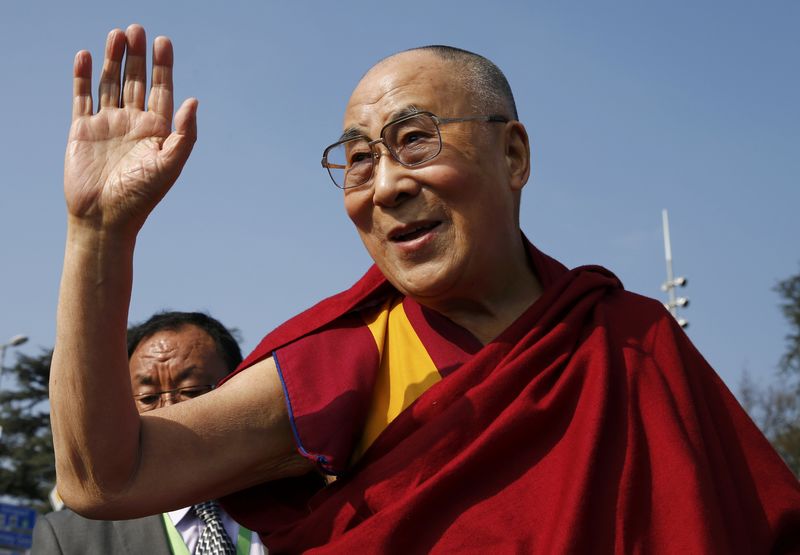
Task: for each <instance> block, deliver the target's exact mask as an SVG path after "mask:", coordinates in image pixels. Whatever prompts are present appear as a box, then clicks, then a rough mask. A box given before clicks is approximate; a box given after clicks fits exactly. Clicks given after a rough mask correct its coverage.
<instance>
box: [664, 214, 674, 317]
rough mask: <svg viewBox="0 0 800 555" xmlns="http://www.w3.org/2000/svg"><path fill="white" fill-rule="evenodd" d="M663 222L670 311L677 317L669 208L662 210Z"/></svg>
mask: <svg viewBox="0 0 800 555" xmlns="http://www.w3.org/2000/svg"><path fill="white" fill-rule="evenodd" d="M661 222H662V224H663V226H664V258H665V260H666V263H667V283H666V289H667V298H668V300H669V302H668V305H669V307H668V308H669V311H670V313H671V314H672V315H673V316H675V317H676V318H677V316H678V307H677V305H676V304H675V278H674V276H673V274H672V245H671V244H670V241H669V215H668V214H667V209H666V208H665V209H664V210H662V211H661Z"/></svg>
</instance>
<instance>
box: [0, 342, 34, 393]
mask: <svg viewBox="0 0 800 555" xmlns="http://www.w3.org/2000/svg"><path fill="white" fill-rule="evenodd" d="M26 341H28V336H26V335H15V336H14V337H12V338H11V339H9V340H8V343H0V389H2V385H3V371H4V370H5V369H6V365H5V360H6V348H7V347H19V346H20V345H22V344H23V343H25V342H26Z"/></svg>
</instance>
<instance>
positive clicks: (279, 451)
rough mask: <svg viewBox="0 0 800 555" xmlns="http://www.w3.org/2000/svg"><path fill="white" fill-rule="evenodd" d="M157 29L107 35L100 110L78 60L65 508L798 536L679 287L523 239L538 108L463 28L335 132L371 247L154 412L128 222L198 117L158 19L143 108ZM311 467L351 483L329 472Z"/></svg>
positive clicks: (488, 534)
mask: <svg viewBox="0 0 800 555" xmlns="http://www.w3.org/2000/svg"><path fill="white" fill-rule="evenodd" d="M145 48H146V40H145V34H144V30H143V29H142V28H141V27H139V26H135V25H134V26H131V27H129V28H128V29H127V30H126V31H125V32H122V31H120V30H115V31H112V32H111V33H110V34H109V36H108V40H107V43H106V50H105V61H104V65H103V72H102V74H101V76H100V85H99V98H98V106H97V108H98V109H97V111H94V109H93V100H92V96H91V88H92V86H91V57H90V55H89V53H88V52H86V51H82V52H79V53H78V54H77V56H76V58H75V64H74V100H73V122H72V127H71V130H70V136H69V143H68V147H67V155H66V162H65V180H64V181H65V194H66V200H67V212H68V232H67V248H66V254H65V262H64V273H63V278H62V286H61V292H60V299H59V310H58V341H57V346H56V351H55V355H54V359H53V373H52V383H51V388H52V389H51V391H52V398H51V405H52V409H53V423H54V430H53V431H54V441H55V445H56V450H57V465H58V476H59V482H58V487H59V491H61V492H62V495H63V496H64V498H65V499H66V500H67V501H68V502H69V503H70V505H71V506H72V507H74V508H75V509H76V510H79V511H81V512H83V513H85V514H87V515H89V516H97V517H103V518H121V517H134V516H138V515H142V514H149V513H153V512H158V511H163V510H167V509H170V508H174V507H180V506H186V505H189V504H191V503H194V502H196V501H199V500H202V499H208V498H219V497H221V496H223V495H227V494H231V495H230V497H229V498H228V499H227V502H226V506H227V508H228V510H229V511H230V512H231V514H232V515H233V516H234V517H235V518H237V520H239V521H240V522H242V523H243V524H245V525H246V526H248V527H250V528H252V529H255V530H258V531H259V532H260V533H261V535H262V539H263V540H264V542H265V544H266V545H267V546H268V547H269V549H270V551H271V552H273V553H278V552H297V551H303V550H306V549H311V548H319V549H320V552H342V551H344V550H352V551H358V552H383V551H389V552H392V551H398V552H400V551H412V552H425V551H438V552H447V551H455V550H459V551H463V550H482V551H487V550H491V551H492V552H543V553H553V552H567V551H570V552H575V551H577V552H581V551H605V552H610V551H615V552H628V551H652V552H663V551H681V552H709V551H725V552H736V551H741V552H752V551H768V550H770V549H775V550H781V549H786V550H789V549H792V548H795V549H796V548H800V547H799V546H800V537H799V536H800V532H799V531H800V486H799V485H798V482H797V480H796V479H795V478H794V477H793V476H792V474H791V473H790V471H789V470H788V469H787V467H786V466H785V465H784V464H783V463H782V461H781V460H780V459H779V457H778V456H777V455H776V454H775V452H774V451H773V450H772V449H771V448H770V446H769V444H768V443H767V441H766V440H765V439H764V438H763V436H762V435H761V434H760V433H759V432H758V430H757V429H756V428H755V427H754V426H753V424H752V422H750V420H749V419H748V418H747V416H746V415H745V414H744V412H743V411H742V410H741V408H740V407H739V406H738V404H737V403H736V401H735V400H734V399H733V397H732V396H731V395H730V393H729V392H728V391H727V389H726V388H725V387H724V385H723V384H722V383H721V382H720V380H719V378H718V377H717V376H716V374H715V373H714V372H713V370H712V369H711V368H709V366H708V365H707V363H706V362H705V361H704V360H703V358H702V357H701V356H700V355H699V354H698V353H697V351H696V350H695V349H694V348H693V346H692V345H691V344H690V342H689V341H688V339H687V338H686V336H685V335H684V334H683V333H682V331H681V330H680V329H679V327H678V326H677V325H676V323H675V322H674V320H673V319H672V318H671V317H670V316H669V314H668V313H666V312H665V311H664V309H663V307H661V305H660V304H659V303H657V302H656V301H652V300H648V299H645V298H642V297H639V296H637V295H634V294H631V293H628V292H625V291H624V290H623V289H622V286H621V284H620V283H619V281H618V280H617V279H616V278H615V277H614V276H613V274H611V273H610V272H608V271H607V270H604V269H602V268H599V267H582V268H576V269H573V270H567V269H566V268H565V267H564V266H562V265H561V264H560V263H558V262H557V261H555V260H553V259H552V258H550V257H548V256H546V255H544V254H543V253H541V252H540V251H538V250H537V249H536V248H535V247H534V246H533V245H532V244H530V243H529V242H528V241H527V239H526V238H525V237H524V235H523V234H522V232H521V230H520V226H519V215H518V214H519V206H520V195H521V191H522V188H523V187H524V185H525V183H526V182H527V180H528V177H529V174H530V153H529V143H528V137H527V134H526V131H525V127H524V126H523V125H522V123H520V122H519V121H518V120H517V114H516V110H515V108H514V100H513V96H512V94H511V89H510V88H509V86H508V84H507V82H506V79H505V77H503V75H502V73H501V72H500V70H499V69H497V68H496V66H495V65H494V64H492V63H491V62H490V61H488V60H486V59H485V58H483V57H481V56H478V55H475V54H472V53H469V52H465V51H462V50H459V49H454V48H449V47H431V48H422V49H414V50H410V51H407V52H402V53H399V54H396V55H394V56H391V57H389V58H387V59H385V60H383V61H381V62H379V63H378V64H376V65H375V66H374V67H373V68H372V69H370V70H369V72H368V73H367V74H366V75H365V76H364V78H363V79H362V80H361V82H360V83H359V84H358V86H357V87H356V89H355V90H354V92H353V94H352V96H351V97H350V101H349V102H348V104H347V107H346V109H345V115H344V132H343V134H342V135H341V137H340V138H339V140H338V141H337V142H336V143H334V144H333V145H331V146H330V147H328V148H327V149H325V151H324V155H323V160H322V163H323V166H324V167H325V168H326V169H327V171H328V173H329V174H330V177H331V179H332V181H333V183H334V184H335V185H336V186H338V187H339V188H341V189H343V195H344V204H345V209H346V212H347V215H348V216H349V218H350V219H351V220H352V222H353V224H354V225H355V226H356V229H357V230H358V232H359V234H360V236H361V239H362V240H363V242H364V245H365V247H366V249H367V250H368V252H369V254H370V255H371V257H372V259H373V260H374V262H375V266H374V267H373V268H371V269H370V270H369V271H368V272H367V273H366V274H365V276H364V277H363V278H362V279H361V280H359V281H358V282H357V283H356V284H355V285H354V286H353V287H351V288H350V289H348V290H347V291H344V292H342V293H341V294H339V295H336V296H334V297H332V298H330V299H327V300H325V301H323V302H322V303H320V304H318V305H316V306H315V307H314V308H312V309H310V310H309V311H307V312H305V313H302V314H300V315H299V316H297V317H296V318H293V319H292V320H290V321H289V322H287V323H286V324H284V325H283V326H281V327H279V328H278V329H277V330H275V331H274V332H272V333H271V334H269V335H268V336H267V337H265V339H264V340H263V341H262V343H261V344H260V345H259V347H258V348H257V349H256V350H255V352H254V353H252V354H251V355H250V356H249V357H248V358H247V359H246V360H245V361H244V363H243V364H242V365H241V366H240V371H239V372H238V373H237V374H235V375H234V376H233V377H232V378H230V379H229V380H228V381H227V382H226V383H225V384H224V386H222V387H219V388H217V389H216V390H214V391H212V392H210V393H208V394H207V395H204V396H202V397H200V398H198V399H194V400H191V401H188V402H185V403H181V404H179V405H175V406H170V407H164V408H161V409H158V410H154V411H151V412H148V413H147V414H143V415H139V414H138V413H137V411H136V409H135V407H134V406H133V404H132V403H131V401H130V391H129V387H130V386H129V384H128V381H127V379H126V371H127V370H126V369H127V366H126V360H125V352H124V332H125V320H126V315H127V308H128V304H129V300H130V288H131V282H132V260H133V250H134V243H135V240H136V235H137V233H138V231H139V229H140V228H141V226H142V225H143V224H144V222H145V220H146V218H147V216H148V214H149V213H150V211H151V210H152V209H153V207H154V206H155V205H156V204H157V203H158V201H159V200H160V199H161V198H162V197H163V195H164V194H166V192H167V191H168V189H169V188H170V186H171V185H172V184H173V183H174V181H175V180H176V179H177V177H178V175H179V174H180V171H181V168H182V167H183V164H184V163H185V161H186V159H187V158H188V156H189V153H190V151H191V149H192V145H193V143H194V141H195V138H196V110H197V101H196V100H195V99H188V100H186V101H184V102H183V104H182V105H181V106H180V108H179V109H178V110H177V112H176V113H175V115H174V118H173V99H172V64H173V55H172V47H171V44H170V41H169V40H168V39H166V38H165V37H158V38H156V39H155V41H154V43H153V69H152V85H151V87H150V93H149V97H148V98H147V103H146V104H145V90H146V86H145V77H146V70H145ZM123 56H125V66H124V71H122V70H121V68H122V61H123ZM121 72H122V77H120V73H121ZM173 123H174V130H173V129H172V125H173ZM87 338H92V339H93V340H92V341H87ZM88 345H91V348H89V347H88ZM76 398H83V399H87V402H85V403H82V404H81V405H80V406H77V407H76V406H75V404H74V403H73V402H72V401H73V400H74V399H76ZM220 415H225V417H224V418H220ZM315 472H323V473H326V474H330V475H334V476H337V477H338V479H337V480H336V481H335V482H332V483H330V484H329V485H327V486H326V487H324V488H321V489H320V488H317V487H315V486H310V485H308V484H309V482H307V481H306V477H307V476H312V477H313V476H314V473H315ZM164 479H169V480H170V482H171V484H172V487H171V488H170V489H169V490H168V491H167V490H162V489H159V488H157V487H156V485H157V484H158V483H160V481H161V480H164ZM234 492H238V493H234Z"/></svg>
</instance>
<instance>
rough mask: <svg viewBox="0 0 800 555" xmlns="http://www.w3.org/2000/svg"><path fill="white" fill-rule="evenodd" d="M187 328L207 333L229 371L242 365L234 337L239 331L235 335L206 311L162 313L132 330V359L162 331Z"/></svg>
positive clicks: (130, 338)
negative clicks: (144, 344) (139, 348)
mask: <svg viewBox="0 0 800 555" xmlns="http://www.w3.org/2000/svg"><path fill="white" fill-rule="evenodd" d="M184 326H197V327H198V328H200V329H201V330H203V331H204V332H206V333H207V334H208V335H209V336H210V337H211V339H213V340H214V344H215V345H216V346H217V353H218V354H219V355H220V356H221V357H222V359H223V360H224V361H225V364H226V366H227V367H228V371H233V370H234V368H236V367H237V366H239V363H240V362H242V351H241V349H239V343H238V342H237V341H236V339H235V338H234V334H236V333H237V331H236V330H235V329H234V330H233V331H232V332H231V331H229V330H228V328H226V327H225V326H223V325H222V324H221V323H220V322H219V320H216V319H215V318H212V317H211V316H209V315H208V314H203V313H202V312H175V311H165V312H158V313H156V314H154V315H153V316H151V317H150V318H149V319H147V320H146V321H145V322H142V323H141V324H136V325H135V326H131V327H130V328H128V358H129V359H130V358H131V355H133V351H135V350H136V347H138V346H139V343H141V342H142V341H144V340H145V339H147V338H148V337H151V336H153V335H155V334H156V333H158V332H160V331H164V330H167V331H177V330H179V329H181V328H183V327H184Z"/></svg>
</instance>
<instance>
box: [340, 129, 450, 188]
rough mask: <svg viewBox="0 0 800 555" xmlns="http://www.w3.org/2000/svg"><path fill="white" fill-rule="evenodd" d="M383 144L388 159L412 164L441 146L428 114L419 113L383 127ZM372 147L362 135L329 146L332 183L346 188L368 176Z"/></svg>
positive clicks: (372, 162)
mask: <svg viewBox="0 0 800 555" xmlns="http://www.w3.org/2000/svg"><path fill="white" fill-rule="evenodd" d="M382 138H383V143H384V144H385V145H386V148H387V149H388V150H389V153H390V154H391V156H392V158H394V159H395V160H397V161H398V162H400V163H401V164H403V165H404V166H416V165H419V164H422V163H424V162H427V161H428V160H431V159H432V158H434V157H436V155H437V154H439V151H440V150H441V148H442V142H441V137H440V135H439V128H438V127H437V125H436V121H435V120H434V119H433V117H431V116H430V115H429V114H419V115H416V116H412V117H409V118H406V119H402V120H400V121H396V122H394V123H390V124H389V125H387V126H386V127H384V128H383V132H382ZM373 148H374V147H372V146H370V143H369V142H368V141H367V140H366V139H364V138H357V139H352V140H350V141H345V142H343V143H339V144H337V145H335V146H334V147H332V148H331V149H330V150H329V151H328V153H327V157H328V171H329V172H330V174H331V177H332V178H333V181H334V183H336V185H338V186H339V187H341V188H343V189H346V188H348V187H357V186H358V185H362V184H364V183H366V182H367V181H369V179H370V177H372V170H373V166H374V165H375V157H374V156H373V150H372V149H373Z"/></svg>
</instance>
